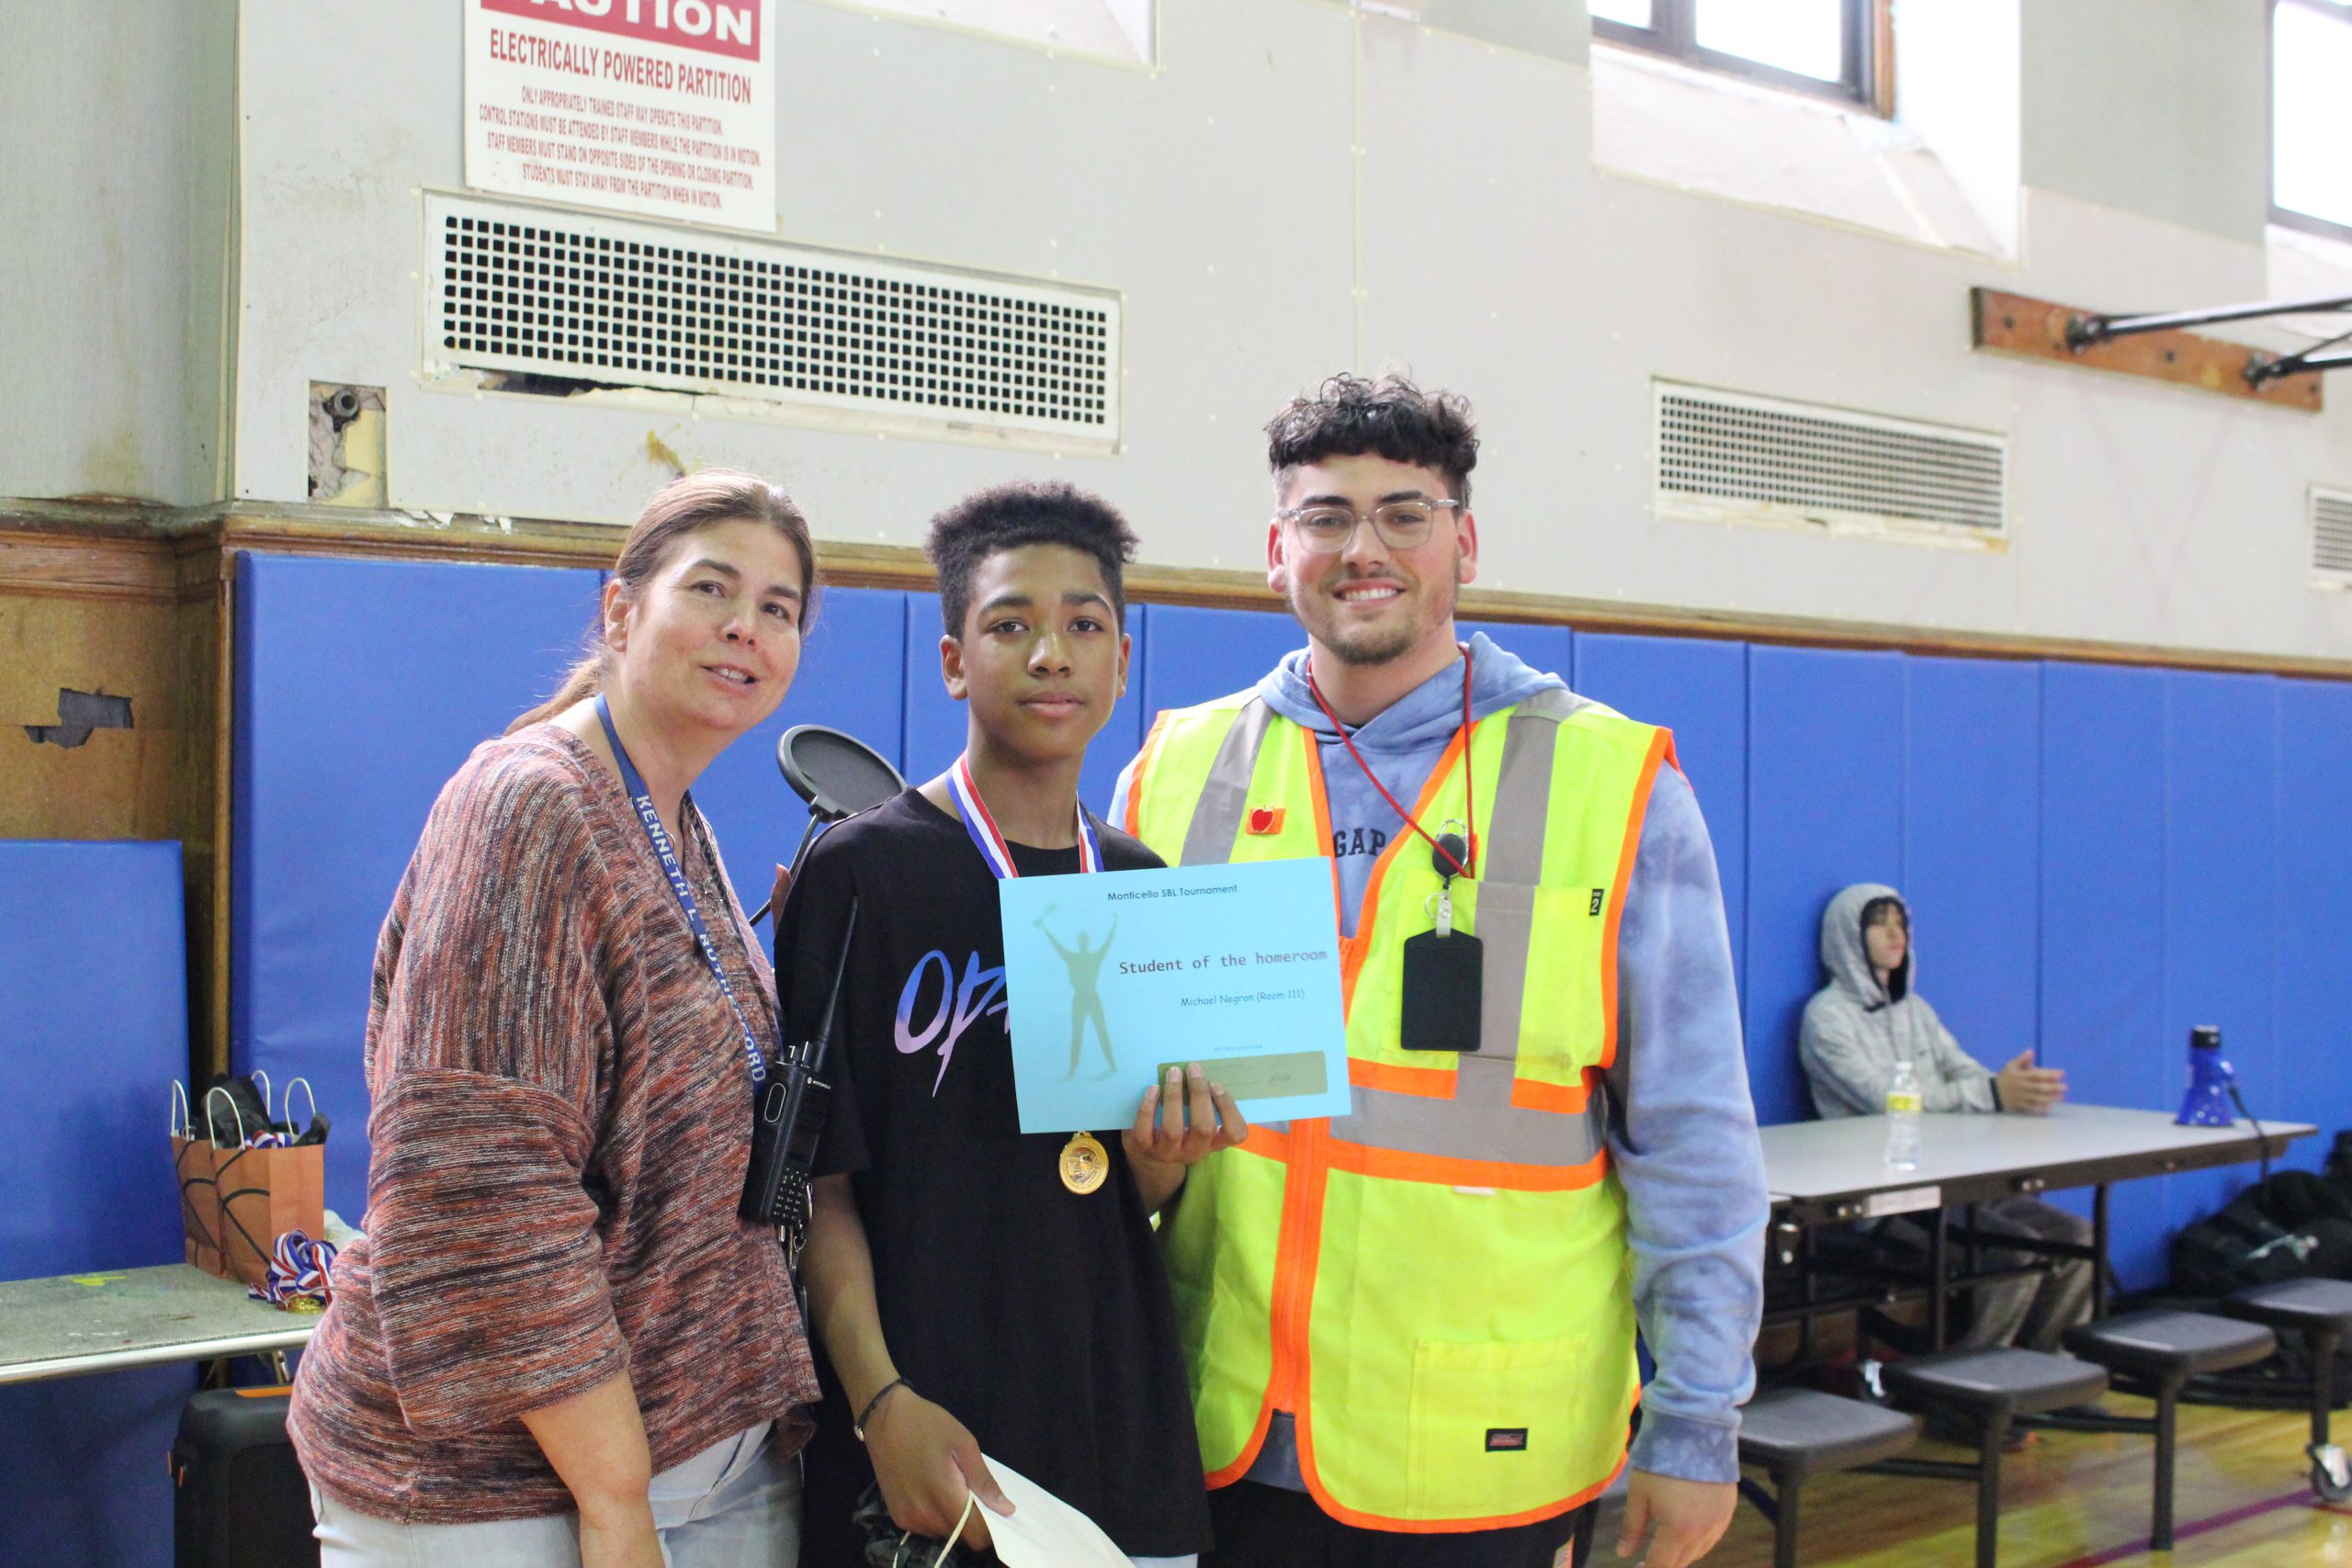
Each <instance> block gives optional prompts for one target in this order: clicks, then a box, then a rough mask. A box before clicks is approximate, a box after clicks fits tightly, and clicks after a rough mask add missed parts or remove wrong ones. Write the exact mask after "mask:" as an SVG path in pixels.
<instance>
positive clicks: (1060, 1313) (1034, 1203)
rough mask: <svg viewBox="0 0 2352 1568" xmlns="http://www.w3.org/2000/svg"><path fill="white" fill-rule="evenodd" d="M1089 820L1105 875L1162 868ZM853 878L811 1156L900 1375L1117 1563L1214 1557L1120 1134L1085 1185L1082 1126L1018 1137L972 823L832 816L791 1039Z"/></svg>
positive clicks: (823, 980)
mask: <svg viewBox="0 0 2352 1568" xmlns="http://www.w3.org/2000/svg"><path fill="white" fill-rule="evenodd" d="M1096 830H1097V832H1098V833H1099V834H1100V837H1101V841H1102V845H1103V864H1104V866H1105V868H1106V869H1108V870H1112V871H1133V870H1137V869H1141V868H1146V867H1154V866H1158V865H1159V863H1160V862H1159V857H1158V856H1156V855H1154V854H1153V853H1152V852H1150V851H1149V850H1148V849H1146V848H1144V846H1143V845H1141V844H1140V843H1137V842H1136V840H1134V839H1131V838H1129V837H1128V836H1127V835H1126V834H1125V833H1121V832H1118V831H1117V830H1115V829H1111V828H1108V827H1105V826H1103V825H1102V824H1101V823H1100V822H1098V823H1097V824H1096ZM1012 856H1013V863H1014V864H1015V865H1016V866H1018V867H1019V869H1020V871H1021V874H1023V876H1041V875H1054V874H1065V873H1073V872H1076V871H1077V870H1078V851H1077V850H1076V849H1074V848H1073V849H1069V850H1059V851H1056V850H1034V849H1029V848H1027V847H1025V846H1023V845H1018V844H1016V845H1014V846H1012ZM853 893H854V894H855V895H856V897H857V898H858V901H859V904H858V916H857V930H856V932H855V936H854V940H853V942H852V943H851V949H850V963H849V971H848V977H847V981H846V983H845V984H844V985H843V987H842V999H841V1012H840V1016H839V1018H838V1020H837V1021H836V1026H835V1032H834V1035H833V1048H832V1053H831V1060H830V1061H829V1063H828V1065H827V1066H828V1071H827V1072H826V1073H825V1074H824V1075H823V1076H824V1077H826V1078H827V1079H828V1080H829V1081H830V1082H831V1084H832V1085H833V1089H834V1100H833V1107H832V1113H831V1119H830V1122H829V1123H828V1126H827V1129H826V1133H825V1136H824V1141H823V1143H822V1145H821V1146H820V1149H819V1152H818V1156H817V1168H818V1172H819V1174H820V1175H844V1174H845V1175H848V1176H850V1177H851V1178H852V1179H853V1185H854V1190H855V1191H856V1194H857V1201H858V1211H859V1213H860V1215H861V1216H862V1217H863V1219H864V1220H865V1233H866V1237H867V1240H868V1242H869V1243H870V1244H871V1246H872V1248H873V1253H874V1281H875V1290H876V1297H877V1299H878V1302H879V1303H880V1309H881V1317H882V1329H883V1333H884V1336H885V1337H886V1338H887V1340H888V1345H889V1348H890V1355H891V1357H892V1359H894V1360H895V1361H897V1363H898V1367H899V1372H900V1373H901V1374H902V1375H903V1376H904V1377H905V1378H906V1379H907V1381H908V1382H910V1383H911V1384H913V1386H914V1387H915V1389H916V1390H917V1391H918V1392H920V1393H922V1395H923V1396H924V1397H925V1398H927V1399H931V1400H933V1401H936V1402H937V1403H938V1404H942V1405H944V1406H945V1407H946V1409H947V1410H948V1411H949V1412H951V1413H952V1414H953V1415H954V1416H956V1418H957V1419H958V1420H960V1421H962V1422H963V1423H964V1425H965V1426H967V1427H969V1428H971V1431H972V1433H973V1435H974V1436H975V1437H976V1438H978V1439H979V1444H980V1447H981V1449H982V1450H984V1451H985V1452H987V1453H989V1454H990V1455H992V1456H994V1457H996V1458H999V1459H1001V1460H1003V1461H1005V1462H1006V1463H1008V1464H1010V1465H1011V1466H1012V1468H1013V1469H1015V1470H1017V1471H1019V1472H1021V1473H1022V1474H1023V1475H1026V1476H1028V1477H1029V1478H1030V1479H1031V1480H1033V1481H1035V1482H1036V1483H1038V1484H1040V1485H1042V1486H1044V1487H1046V1489H1047V1490H1048V1491H1051V1492H1053V1493H1055V1494H1057V1495H1059V1496H1061V1497H1062V1498H1064V1499H1066V1500H1067V1501H1068V1502H1069V1503H1070V1504H1072V1505H1073V1506H1076V1507H1078V1508H1080V1509H1081V1510H1083V1511H1084V1512H1085V1513H1086V1514H1088V1515H1089V1516H1091V1517H1092V1518H1093V1519H1094V1520H1095V1522H1096V1523H1098V1524H1100V1525H1101V1526H1102V1527H1103V1530H1104V1531H1105V1533H1107V1534H1108V1535H1109V1536H1110V1537H1111V1539H1112V1540H1114V1541H1116V1542H1117V1543H1118V1545H1119V1548H1120V1550H1121V1551H1125V1552H1126V1553H1127V1554H1128V1555H1130V1556H1136V1557H1163V1556H1168V1557H1172V1556H1182V1555H1183V1554H1185V1553H1187V1552H1194V1551H1204V1550H1205V1549H1206V1547H1207V1545H1208V1541H1209V1529H1208V1505H1207V1499H1206V1495H1205V1493H1204V1490H1203V1486H1202V1480H1201V1461H1200V1450H1199V1446H1198V1443H1197V1441H1196V1439H1195V1438H1194V1435H1193V1411H1192V1403H1191V1399H1190V1396H1189V1394H1188V1393H1187V1390H1186V1386H1185V1380H1184V1369H1183V1363H1182V1356H1181V1354H1180V1352H1179V1350H1178V1348H1177V1340H1176V1325H1175V1313H1174V1308H1173V1306H1172V1304H1171V1303H1170V1296H1169V1289H1168V1280H1167V1275H1166V1273H1165V1271H1164V1270H1163V1269H1162V1267H1161V1265H1160V1260H1159V1245H1158V1243H1157V1242H1156V1240H1155V1239H1154V1237H1153V1235H1152V1230H1151V1224H1150V1222H1149V1219H1148V1216H1146V1214H1145V1213H1144V1211H1143V1204H1142V1200H1141V1198H1140V1197H1139V1196H1138V1194H1137V1192H1136V1182H1135V1175H1134V1172H1133V1171H1132V1170H1131V1169H1130V1168H1128V1165H1127V1162H1126V1156H1125V1152H1124V1151H1123V1150H1122V1148H1121V1145H1120V1141H1119V1132H1120V1130H1119V1129H1118V1128H1115V1127H1109V1128H1102V1129H1099V1130H1097V1132H1096V1134H1095V1135H1096V1137H1098V1138H1099V1139H1100V1140H1101V1141H1102V1143H1103V1147H1104V1149H1105V1150H1106V1151H1107V1152H1108V1154H1109V1156H1110V1167H1111V1168H1110V1175H1109V1179H1107V1180H1106V1181H1104V1183H1103V1186H1102V1187H1100V1188H1098V1189H1097V1190H1094V1191H1093V1192H1091V1193H1089V1194H1086V1195H1084V1196H1080V1195H1079V1194H1076V1193H1073V1192H1071V1191H1069V1190H1068V1189H1067V1188H1065V1187H1064V1186H1063V1185H1062V1182H1061V1175H1060V1156H1061V1151H1062V1146H1063V1145H1065V1144H1067V1143H1068V1142H1069V1134H1065V1133H1037V1134H1026V1135H1024V1134H1023V1133H1022V1132H1021V1131H1020V1120H1019V1114H1018V1111H1017V1110H1016V1106H1015V1100H1014V1095H1013V1080H1012V1049H1011V1043H1010V1041H1009V1040H1008V1038H1007V1035H1006V1032H1005V1022H1004V949H1003V939H1002V936H1001V931H1000V926H999V920H998V914H997V884H996V879H995V877H994V876H993V875H992V874H990V872H989V866H988V863H986V862H985V861H983V860H982V859H981V858H980V854H979V851H978V848H977V847H976V846H975V845H974V844H973V843H972V841H971V840H970V838H969V837H968V836H967V834H966V832H965V830H964V825H963V823H962V822H961V821H959V820H958V819H957V818H955V817H953V816H950V815H948V814H947V813H945V812H944V811H942V810H940V809H939V808H938V807H935V806H933V805H932V804H931V802H930V801H928V800H926V799H925V798H924V797H923V796H922V795H921V794H920V793H919V792H918V791H915V790H912V789H910V790H908V791H906V792H905V793H904V794H902V795H898V796H897V797H895V798H894V799H891V800H889V801H888V802H885V803H884V804H883V805H881V806H878V807H875V808H874V809H873V810H871V811H868V812H865V813H863V814H862V815H860V816H857V817H854V818H850V819H848V820H847V821H844V822H842V823H840V824H839V825H837V826H835V827H833V828H831V829H828V830H827V831H826V832H825V834H824V835H823V837H821V838H820V840H818V841H817V844H816V846H815V847H814V848H813V849H812V850H811V851H810V852H809V857H808V860H807V862H806V863H805V864H804V865H803V867H802V869H801V873H800V876H799V880H798V882H797V885H796V886H794V888H793V890H792V894H791V897H790V898H789V899H788V900H787V901H786V905H785V908H784V911H783V914H782V916H781V918H780V920H779V924H778V928H777V932H776V978H777V985H778V987H779V989H780V990H781V991H782V993H783V1000H784V1008H785V1016H786V1029H787V1031H788V1032H789V1033H790V1035H791V1037H792V1038H794V1039H796V1040H797V1039H803V1038H806V1037H807V1035H808V1034H809V1033H810V1032H814V1031H815V1029H816V1028H817V1026H818V1023H819V1021H820V1019H821V1017H822V1015H823V1012H824V1006H825V995H826V992H827V990H828V989H829V987H830V986H831V979H832V968H833V964H834V962H835V960H836V958H837V957H838V955H839V953H840V952H841V933H842V925H843V922H844V921H845V919H846V918H847V915H848V909H849V902H850V898H851V896H852V894H853ZM838 1404H839V1395H838V1393H835V1396H834V1406H833V1407H829V1409H828V1412H827V1416H828V1422H829V1424H832V1423H838V1422H840V1421H842V1420H845V1419H846V1416H847V1415H850V1414H854V1412H843V1411H842V1410H840V1409H839V1408H837V1406H838ZM823 1450H830V1451H831V1452H832V1453H834V1454H839V1453H840V1452H841V1451H842V1450H840V1449H839V1448H838V1447H834V1446H833V1445H822V1444H820V1451H823ZM853 1451H854V1450H853ZM817 1463H818V1460H817V1458H816V1457H815V1456H812V1460H811V1466H812V1475H811V1487H812V1499H811V1506H812V1507H814V1506H816V1505H815V1499H814V1495H813V1494H814V1492H815V1490H816V1484H815V1483H816V1477H815V1475H814V1473H813V1472H814V1469H815V1467H816V1465H817Z"/></svg>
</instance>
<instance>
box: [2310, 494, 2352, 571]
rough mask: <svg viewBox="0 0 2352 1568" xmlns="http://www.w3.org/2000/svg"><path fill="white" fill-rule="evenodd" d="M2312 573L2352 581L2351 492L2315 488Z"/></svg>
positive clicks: (2313, 495)
mask: <svg viewBox="0 0 2352 1568" xmlns="http://www.w3.org/2000/svg"><path fill="white" fill-rule="evenodd" d="M2312 570H2314V571H2324V572H2326V573H2327V574H2328V575H2329V576H2331V577H2337V578H2342V579H2344V580H2345V581H2352V491H2342V490H2321V489H2319V488H2318V487H2316V486H2314V487H2312Z"/></svg>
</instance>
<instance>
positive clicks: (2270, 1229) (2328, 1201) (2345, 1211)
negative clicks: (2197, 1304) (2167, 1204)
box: [2172, 1132, 2352, 1297]
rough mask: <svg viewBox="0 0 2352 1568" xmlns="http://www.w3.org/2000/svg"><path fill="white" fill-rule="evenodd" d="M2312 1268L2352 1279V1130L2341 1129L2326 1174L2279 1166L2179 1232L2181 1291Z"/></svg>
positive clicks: (2176, 1286)
mask: <svg viewBox="0 0 2352 1568" xmlns="http://www.w3.org/2000/svg"><path fill="white" fill-rule="evenodd" d="M2309 1275H2318V1276H2321V1277H2324V1278H2327V1279H2334V1280H2346V1279H2352V1132H2344V1133H2338V1134H2336V1135H2335V1146H2334V1147H2333V1148H2332V1149H2330V1151H2329V1153H2328V1157H2327V1169H2326V1171H2325V1173H2324V1174H2323V1175H2317V1176H2314V1175H2313V1174H2312V1173H2311V1172H2310V1171H2307V1170H2281V1171H2277V1172H2274V1173H2273V1174H2272V1175H2271V1176H2270V1177H2269V1178H2268V1179H2266V1180H2263V1181H2261V1182H2258V1183H2256V1185H2254V1186H2252V1187H2249V1188H2247V1189H2246V1190H2245V1191H2244V1192H2241V1193H2239V1194H2238V1195H2237V1196H2236V1197H2235V1198H2234V1199H2232V1200H2231V1201H2230V1202H2229V1203H2228V1205H2227V1206H2225V1207H2224V1208H2223V1209H2222V1211H2221V1212H2220V1213H2217V1214H2214V1215H2213V1216H2211V1218H2210V1219H2203V1220H2199V1221H2197V1222H2196V1223H2195V1224H2188V1225H2184V1226H2182V1227H2181V1230H2180V1234H2179V1235H2176V1236H2175V1237H2174V1238H2173V1245H2172V1283H2173V1290H2174V1291H2175V1292H2178V1293H2180V1294H2184V1295H2193V1296H2212V1297H2219V1296H2226V1295H2228V1294H2230V1293H2231V1292H2233V1291H2242V1290H2244V1289H2245V1288H2246V1287H2247V1286H2249V1285H2268V1284H2275V1283H2276V1282H2278V1280H2298V1279H2301V1278H2304V1277H2305V1276H2309Z"/></svg>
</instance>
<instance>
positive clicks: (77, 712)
mask: <svg viewBox="0 0 2352 1568" xmlns="http://www.w3.org/2000/svg"><path fill="white" fill-rule="evenodd" d="M129 728H130V698H129V697H109V696H107V694H105V693H103V692H77V691H75V690H74V689H73V688H72V687H70V686H62V687H60V688H59V689H58V693H57V722H56V723H55V724H28V725H26V726H25V734H26V735H27V736H28V737H29V738H30V739H31V740H32V742H33V744H34V745H36V746H39V745H44V744H45V745H50V746H62V747H63V748H65V749H66V750H73V749H74V747H76V746H79V745H81V744H82V743H83V742H84V741H85V740H87V739H89V738H90V731H92V730H94V729H129Z"/></svg>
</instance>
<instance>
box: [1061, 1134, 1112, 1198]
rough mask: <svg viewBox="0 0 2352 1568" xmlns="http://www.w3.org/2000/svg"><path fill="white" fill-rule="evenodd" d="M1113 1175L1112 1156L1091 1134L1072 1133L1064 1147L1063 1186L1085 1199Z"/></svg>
mask: <svg viewBox="0 0 2352 1568" xmlns="http://www.w3.org/2000/svg"><path fill="white" fill-rule="evenodd" d="M1110 1174H1111V1156H1110V1153H1109V1151H1107V1150H1106V1149H1104V1148H1103V1145H1102V1144H1101V1143H1100V1142H1099V1141H1097V1140H1096V1138H1095V1136H1094V1134H1091V1133H1072V1134H1070V1138H1069V1143H1067V1144H1064V1145H1062V1185H1063V1186H1064V1187H1067V1188H1069V1190H1071V1191H1073V1192H1075V1193H1077V1194H1078V1195H1079V1196H1080V1197H1081V1198H1083V1197H1084V1196H1086V1194H1088V1193H1089V1192H1091V1191H1093V1190H1095V1189H1096V1188H1098V1187H1100V1186H1102V1185H1103V1179H1105V1178H1107V1177H1108V1176H1109V1175H1110Z"/></svg>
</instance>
